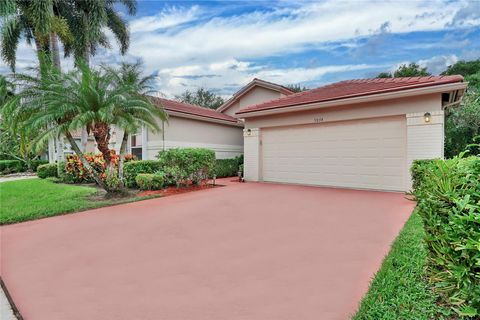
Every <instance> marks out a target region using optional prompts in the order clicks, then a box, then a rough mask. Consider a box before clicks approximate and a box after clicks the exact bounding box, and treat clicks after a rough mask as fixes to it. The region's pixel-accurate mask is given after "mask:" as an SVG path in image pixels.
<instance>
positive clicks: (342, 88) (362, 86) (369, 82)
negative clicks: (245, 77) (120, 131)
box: [237, 76, 463, 115]
mask: <svg viewBox="0 0 480 320" xmlns="http://www.w3.org/2000/svg"><path fill="white" fill-rule="evenodd" d="M456 82H463V77H462V76H429V77H405V78H375V79H357V80H346V81H340V82H336V83H332V84H329V85H326V86H323V87H320V88H316V89H312V90H308V91H303V92H299V93H295V94H291V95H288V96H286V97H282V98H279V99H275V100H270V101H266V102H263V103H259V104H256V105H252V106H248V107H247V108H243V109H242V110H240V111H239V112H237V114H238V115H240V114H245V113H249V112H254V111H260V110H268V109H276V108H283V107H289V106H295V105H302V104H308V103H315V102H326V101H332V100H340V99H345V98H351V97H358V96H367V95H374V94H379V93H386V92H395V91H401V90H407V89H414V88H422V87H429V86H435V85H440V84H447V83H456Z"/></svg>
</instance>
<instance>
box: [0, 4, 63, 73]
mask: <svg viewBox="0 0 480 320" xmlns="http://www.w3.org/2000/svg"><path fill="white" fill-rule="evenodd" d="M53 4H54V0H35V1H29V0H3V3H2V6H1V9H0V18H1V21H2V27H1V36H0V38H1V40H2V41H1V42H0V43H1V48H0V49H1V56H2V58H3V60H4V61H5V62H6V63H7V64H8V65H9V66H10V68H11V69H12V71H15V64H16V55H17V48H18V44H19V43H20V40H21V39H22V38H24V39H25V40H26V41H27V43H28V44H29V45H31V44H32V42H34V43H35V46H36V49H37V58H38V61H39V66H40V67H41V68H43V65H44V63H45V62H46V61H47V60H46V59H47V58H48V59H50V58H51V57H50V55H49V53H50V51H51V43H50V35H51V34H55V35H58V37H60V40H61V41H62V42H64V43H70V42H71V41H72V37H71V33H70V29H69V26H68V24H67V21H66V20H65V19H63V18H62V17H61V16H57V15H55V14H54V11H53ZM50 61H51V59H50Z"/></svg>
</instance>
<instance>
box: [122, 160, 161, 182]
mask: <svg viewBox="0 0 480 320" xmlns="http://www.w3.org/2000/svg"><path fill="white" fill-rule="evenodd" d="M162 168H163V166H162V164H161V162H160V161H158V160H139V161H130V162H127V163H125V165H124V166H123V176H124V179H125V185H126V186H127V187H128V188H136V187H138V185H137V183H136V181H135V178H136V177H137V175H138V174H140V173H156V172H159V171H161V170H162Z"/></svg>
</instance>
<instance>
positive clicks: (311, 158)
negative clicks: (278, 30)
mask: <svg viewBox="0 0 480 320" xmlns="http://www.w3.org/2000/svg"><path fill="white" fill-rule="evenodd" d="M466 87H467V84H466V83H465V82H463V77H461V76H438V77H434V76H432V77H411V78H392V79H363V80H351V81H342V82H338V83H334V84H330V85H327V86H324V87H320V88H317V89H313V90H309V91H305V92H301V93H296V94H291V95H288V96H286V97H282V98H279V99H276V100H271V101H268V102H264V103H259V104H256V105H251V106H249V107H247V108H242V109H241V110H239V111H237V113H236V115H237V117H239V118H242V119H243V120H244V122H245V130H244V155H245V164H244V168H245V178H246V180H250V181H270V182H285V183H296V184H305V185H320V186H332V187H346V188H356V189H373V190H392V191H407V190H409V189H410V187H411V179H410V174H409V168H410V164H411V163H412V161H413V160H415V159H430V158H442V157H443V152H444V110H445V108H447V107H452V106H454V105H456V104H458V103H459V101H460V99H461V97H462V95H463V93H464V91H465V89H466Z"/></svg>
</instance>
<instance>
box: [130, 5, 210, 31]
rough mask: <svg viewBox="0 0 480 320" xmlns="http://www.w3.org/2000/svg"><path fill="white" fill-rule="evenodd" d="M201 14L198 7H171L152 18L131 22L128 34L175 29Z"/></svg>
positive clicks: (147, 17) (146, 17) (142, 18)
mask: <svg viewBox="0 0 480 320" xmlns="http://www.w3.org/2000/svg"><path fill="white" fill-rule="evenodd" d="M200 13H201V10H200V7H199V6H192V7H190V8H187V9H184V8H178V7H171V8H167V9H164V10H162V11H160V12H159V13H157V14H156V15H153V16H145V17H141V18H138V19H135V20H133V21H132V22H131V23H130V32H132V34H133V33H136V32H149V31H155V30H158V29H165V28H169V27H175V26H178V25H181V24H183V23H186V22H189V21H193V20H194V19H195V18H197V17H198V16H199V15H200Z"/></svg>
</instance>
